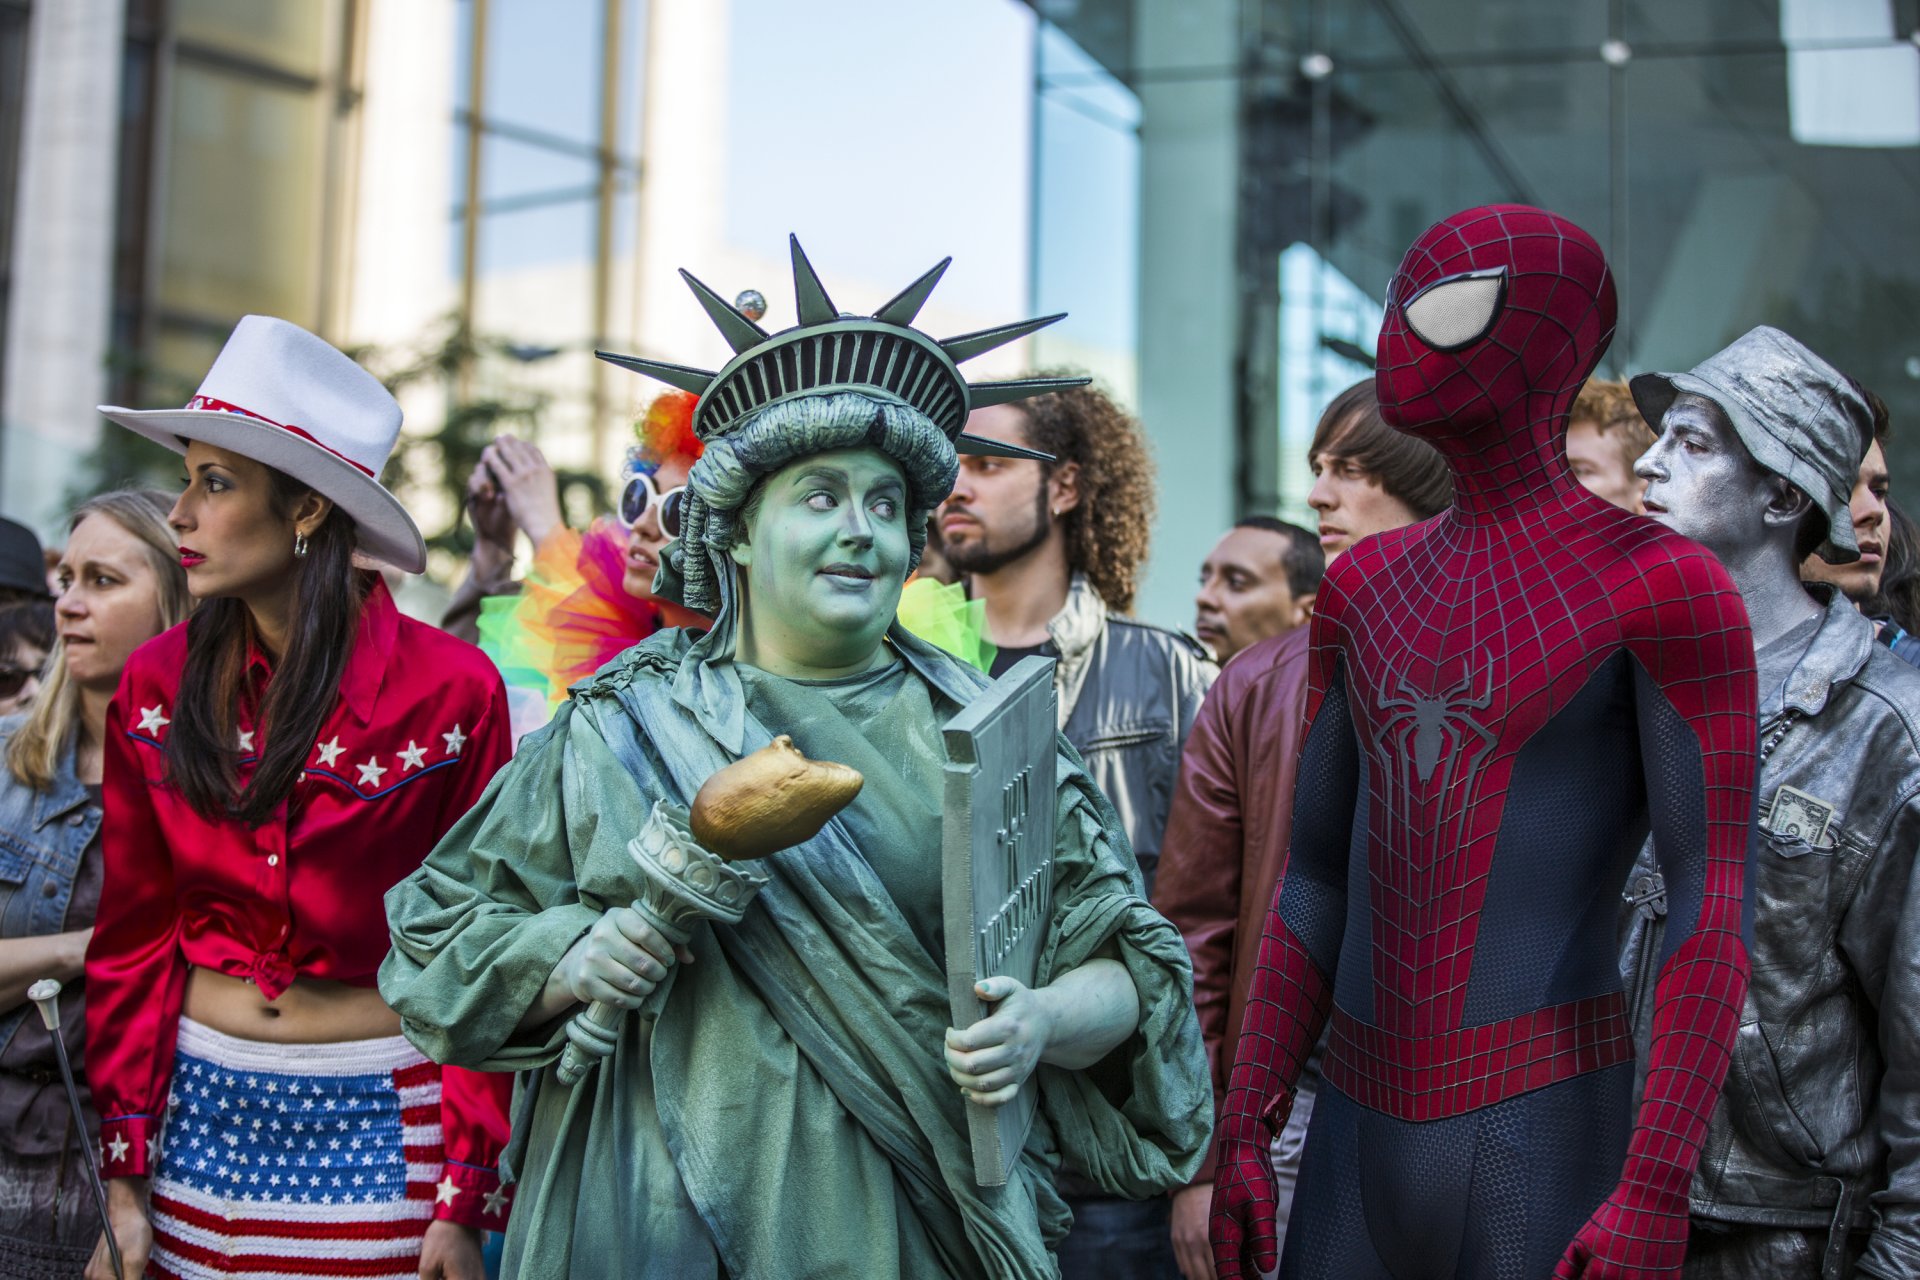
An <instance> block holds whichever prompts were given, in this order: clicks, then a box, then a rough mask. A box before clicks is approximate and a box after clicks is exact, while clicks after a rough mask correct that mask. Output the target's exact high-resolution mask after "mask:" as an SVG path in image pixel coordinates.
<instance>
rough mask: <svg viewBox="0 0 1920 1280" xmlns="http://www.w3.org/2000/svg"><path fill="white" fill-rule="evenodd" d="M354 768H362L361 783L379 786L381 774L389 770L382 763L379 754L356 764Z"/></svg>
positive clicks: (362, 784)
mask: <svg viewBox="0 0 1920 1280" xmlns="http://www.w3.org/2000/svg"><path fill="white" fill-rule="evenodd" d="M354 768H356V769H358V770H360V785H361V786H363V787H377V786H379V785H380V775H381V774H383V773H385V772H386V771H387V768H386V766H385V765H383V764H381V763H380V757H378V756H375V757H373V758H372V759H370V760H368V761H367V762H366V763H365V764H361V765H355V766H354Z"/></svg>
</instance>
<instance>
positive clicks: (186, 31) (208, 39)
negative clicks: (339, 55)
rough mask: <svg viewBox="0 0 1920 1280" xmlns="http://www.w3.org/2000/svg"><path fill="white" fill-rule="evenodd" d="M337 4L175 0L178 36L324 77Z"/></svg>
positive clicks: (297, 0)
mask: <svg viewBox="0 0 1920 1280" xmlns="http://www.w3.org/2000/svg"><path fill="white" fill-rule="evenodd" d="M334 6H335V0H268V3H262V2H261V0H175V3H174V23H173V26H174V33H175V34H176V35H178V36H179V37H180V39H182V40H185V41H189V42H191V43H193V44H203V45H210V46H212V47H214V48H216V49H220V50H222V51H223V52H226V53H231V54H237V55H238V56H240V57H243V58H254V59H258V60H259V61H261V62H265V63H270V64H271V65H273V66H276V67H282V68H285V69H286V70H288V71H293V72H297V73H299V74H301V75H307V76H318V75H319V74H320V70H321V67H322V65H323V62H322V60H323V58H324V57H325V55H326V50H327V42H328V38H329V36H330V34H331V31H332V27H331V24H332V22H333V21H334V13H335V8H334Z"/></svg>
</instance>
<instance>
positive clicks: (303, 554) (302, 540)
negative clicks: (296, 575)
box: [293, 532, 307, 560]
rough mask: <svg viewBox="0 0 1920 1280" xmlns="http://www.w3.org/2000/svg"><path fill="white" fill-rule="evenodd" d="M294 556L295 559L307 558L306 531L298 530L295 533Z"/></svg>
mask: <svg viewBox="0 0 1920 1280" xmlns="http://www.w3.org/2000/svg"><path fill="white" fill-rule="evenodd" d="M293 558H294V559H295V560H305V559H306V558H307V535H306V534H304V533H299V532H296V533H295V534H294V535H293Z"/></svg>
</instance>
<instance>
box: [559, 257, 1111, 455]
mask: <svg viewBox="0 0 1920 1280" xmlns="http://www.w3.org/2000/svg"><path fill="white" fill-rule="evenodd" d="M787 239H788V242H789V245H790V247H791V249H792V253H793V292H794V297H795V300H796V302H797V303H798V310H799V313H800V323H799V324H797V325H795V326H794V327H793V328H791V329H783V330H781V331H780V332H778V333H771V334H770V333H768V332H767V331H766V330H765V329H762V328H761V327H760V326H759V325H758V324H756V323H754V321H753V320H751V319H749V318H748V317H747V316H746V315H745V314H743V313H742V312H741V311H739V310H738V309H736V308H735V307H733V306H731V305H729V304H728V303H727V301H726V300H725V299H724V298H722V297H721V296H720V295H719V294H717V293H715V292H714V291H713V290H712V289H710V288H708V287H707V286H706V285H705V284H702V283H701V282H700V281H699V280H697V279H695V278H694V277H693V276H692V275H691V274H690V273H688V272H686V271H684V270H683V271H681V273H680V275H681V278H682V279H684V280H685V281H686V282H687V287H688V288H690V289H692V290H693V296H694V297H696V298H698V299H699V300H700V305H701V306H702V307H703V308H705V309H706V313H707V315H708V316H709V317H711V318H712V320H713V323H714V325H715V326H716V327H717V328H718V329H719V330H720V334H721V336H722V337H724V338H725V339H726V340H727V345H728V346H730V347H732V348H733V351H734V356H733V359H732V360H730V361H728V362H727V364H726V365H725V366H724V367H723V368H722V369H721V370H720V371H719V372H718V373H713V372H710V371H708V370H705V369H692V368H688V367H687V366H686V365H679V364H668V363H667V362H665V361H662V360H645V359H642V358H640V357H639V356H623V355H616V354H614V353H613V352H609V351H596V352H594V354H595V355H597V356H599V357H600V358H601V359H602V360H605V361H607V362H608V363H610V364H617V365H619V366H620V367H621V368H623V369H631V370H633V371H634V372H636V373H644V374H646V375H647V376H648V377H651V378H658V379H659V380H660V381H662V382H665V383H668V384H669V385H671V386H675V387H679V388H680V389H681V390H683V391H691V392H692V393H693V394H694V395H696V396H698V397H700V404H699V407H698V408H696V409H695V410H694V414H693V431H694V434H695V435H697V436H698V437H699V438H700V439H701V440H702V441H712V440H713V439H715V438H716V437H719V436H723V435H725V434H727V433H728V432H729V431H732V430H733V429H734V428H735V427H736V426H737V425H739V423H740V422H741V421H742V420H744V419H745V418H747V417H748V416H749V415H751V414H753V413H755V412H757V411H759V410H761V409H763V408H765V407H766V406H768V405H771V404H777V403H779V402H781V401H783V400H792V399H795V398H797V397H800V396H813V395H821V394H824V393H831V392H836V391H855V392H859V393H861V394H863V395H869V396H879V397H882V398H885V399H888V400H892V401H895V402H897V403H900V404H903V405H906V406H908V407H910V408H913V409H916V410H918V411H919V412H920V413H922V414H924V415H925V416H926V417H927V418H928V420H930V421H931V422H932V423H933V424H934V425H935V426H936V427H938V428H939V429H940V430H941V432H943V433H944V434H945V435H946V437H947V439H949V440H951V441H952V442H953V446H954V448H955V449H956V450H957V451H958V452H960V453H973V454H991V455H995V456H998V457H1005V458H1037V459H1040V460H1042V461H1046V462H1051V461H1052V460H1053V459H1052V457H1051V455H1048V454H1044V453H1039V452H1036V451H1035V450H1032V449H1023V448H1021V447H1020V446H1018V445H1010V444H1001V443H1000V442H999V441H996V440H984V439H981V438H979V437H977V436H970V435H967V434H965V431H964V428H965V427H966V425H967V414H968V413H969V412H971V411H972V410H974V409H979V408H982V407H984V406H986V405H994V404H1006V403H1008V402H1009V401H1013V400H1022V399H1025V398H1026V397H1028V396H1034V395H1041V394H1044V393H1046V392H1049V391H1059V390H1063V389H1065V388H1067V387H1078V386H1084V385H1086V383H1087V382H1088V381H1089V379H1087V378H1019V379H1015V380H1013V381H1009V382H974V383H970V382H968V381H967V380H966V378H965V377H963V376H962V375H961V373H960V368H959V366H960V364H961V363H962V362H963V361H966V360H970V359H972V358H973V357H974V356H977V355H981V354H982V353H984V352H988V351H992V350H993V349H994V348H995V347H1000V346H1004V345H1006V344H1007V343H1009V342H1013V341H1015V340H1016V339H1019V338H1024V337H1026V336H1027V335H1028V334H1030V333H1033V332H1035V331H1036V330H1039V329H1044V328H1046V327H1047V326H1048V325H1050V324H1052V323H1054V322H1055V321H1056V320H1060V319H1063V318H1065V314H1066V313H1065V312H1062V313H1060V314H1059V315H1051V316H1041V317H1039V318H1037V319H1034V320H1022V321H1020V322H1019V323H1017V324H1005V325H1000V326H998V327H996V328H992V329H982V330H980V331H979V332H978V333H967V334H962V335H960V336H959V337H957V338H947V339H945V340H944V341H942V340H937V339H934V338H931V337H928V336H927V335H926V334H924V333H921V332H920V331H919V330H917V329H915V328H913V327H912V326H913V320H914V317H915V316H917V315H919V314H920V308H921V307H922V306H923V305H925V303H926V301H927V297H928V295H929V294H931V293H932V292H933V287H934V286H935V285H936V284H938V283H940V277H941V275H942V274H944V273H945V271H946V269H947V266H948V264H950V263H951V262H952V261H953V259H952V258H943V259H941V260H940V262H938V263H937V264H935V265H934V267H933V268H932V269H931V270H929V271H928V272H927V273H926V274H925V275H923V276H921V277H920V278H919V279H918V280H915V281H914V282H913V283H912V284H910V285H908V286H907V287H906V288H905V289H902V290H901V291H900V293H899V294H898V295H896V296H895V297H894V298H893V299H892V300H891V301H890V302H888V303H887V304H886V305H885V306H883V307H881V308H880V309H879V310H878V311H876V312H874V313H873V314H872V315H871V316H855V315H847V314H844V313H842V312H841V311H840V310H839V309H838V308H837V307H835V306H834V305H833V300H832V299H831V298H829V297H828V296H827V291H826V288H825V287H824V286H823V285H822V284H821V283H820V277H819V275H818V274H816V273H815V271H814V269H813V264H812V263H810V262H808V261H807V255H806V252H805V251H804V250H802V249H801V248H800V240H799V237H797V236H789V237H787Z"/></svg>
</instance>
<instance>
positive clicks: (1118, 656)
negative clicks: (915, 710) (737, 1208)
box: [939, 387, 1215, 1280]
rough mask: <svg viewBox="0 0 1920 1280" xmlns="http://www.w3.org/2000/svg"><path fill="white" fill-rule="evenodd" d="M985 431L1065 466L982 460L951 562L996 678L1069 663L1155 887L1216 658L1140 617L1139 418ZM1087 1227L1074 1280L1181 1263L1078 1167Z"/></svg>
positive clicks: (1165, 1271) (1074, 1258) (995, 423)
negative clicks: (982, 623)
mask: <svg viewBox="0 0 1920 1280" xmlns="http://www.w3.org/2000/svg"><path fill="white" fill-rule="evenodd" d="M967 432H968V434H970V435H973V436H978V437H985V438H986V439H990V440H998V441H1001V442H1003V443H1007V444H1015V445H1022V446H1025V447H1026V448H1029V449H1036V450H1039V451H1040V452H1042V453H1048V454H1052V455H1053V457H1054V459H1055V460H1054V461H1053V462H1051V463H1041V462H1035V461H1031V460H1028V459H1020V458H996V457H986V456H977V457H976V456H967V457H963V458H962V459H961V460H960V478H959V480H958V481H957V482H956V483H955V484H954V487H953V493H952V494H951V495H950V496H949V497H948V498H947V500H946V502H945V503H943V504H942V506H941V508H940V520H939V528H940V536H941V538H942V539H943V540H944V541H945V543H946V551H947V558H948V560H949V561H950V562H951V563H952V564H953V567H954V568H955V569H957V570H959V571H960V572H961V573H962V574H963V575H965V580H966V582H967V584H968V587H969V590H970V591H971V593H972V595H973V596H974V598H976V599H979V600H983V601H984V602H985V604H986V618H987V633H988V638H989V639H991V640H992V641H993V643H994V644H995V645H996V646H997V647H998V649H999V654H998V656H997V658H996V659H995V661H994V664H993V669H992V674H993V675H996V676H998V675H1000V674H1002V673H1003V672H1005V671H1006V670H1007V669H1009V668H1010V667H1012V666H1013V664H1014V663H1016V662H1018V661H1019V660H1020V659H1022V658H1024V657H1027V656H1029V655H1032V654H1042V655H1045V656H1047V657H1050V658H1054V659H1056V665H1055V667H1054V683H1055V687H1056V689H1057V691H1058V695H1059V714H1060V726H1061V731H1062V732H1063V733H1064V734H1065V735H1066V737H1067V740H1068V741H1070V742H1071V743H1072V744H1073V746H1074V748H1075V749H1076V750H1077V751H1079V752H1080V754H1081V755H1082V756H1083V757H1084V758H1085V760H1086V766H1087V773H1088V774H1089V775H1090V776H1091V777H1092V778H1093V780H1094V782H1095V783H1096V784H1098V785H1099V787H1100V790H1101V791H1102V792H1104V793H1105V794H1106V796H1107V798H1108V799H1109V800H1111V801H1112V802H1113V805H1114V808H1115V809H1116V810H1118V811H1119V815H1120V820H1121V824H1122V825H1123V826H1124V827H1125V829H1126V832H1127V837H1128V839H1129V840H1130V841H1131V842H1132V844H1133V851H1134V856H1135V857H1136V858H1137V859H1138V860H1139V863H1140V872H1141V875H1142V876H1143V877H1144V878H1145V880H1146V884H1147V889H1148V892H1149V893H1151V892H1152V888H1153V877H1154V869H1155V866H1156V865H1157V864H1158V862H1159V860H1160V842H1161V836H1162V834H1163V833H1164V831H1165V829H1166V824H1167V808H1168V804H1169V802H1170V799H1171V797H1172V795H1173V787H1174V778H1175V774H1176V772H1177V771H1178V769H1179V764H1180V752H1181V749H1182V747H1183V746H1184V744H1185V742H1186V739H1187V733H1188V730H1189V729H1190V728H1191V727H1192V725H1193V718H1194V715H1195V713H1197V712H1198V711H1199V709H1200V702H1201V699H1202V698H1203V697H1204V696H1205V694H1206V691H1207V687H1208V685H1210V684H1211V683H1212V682H1213V677H1214V674H1215V668H1214V666H1213V664H1212V663H1211V662H1209V661H1208V660H1207V655H1206V651H1205V650H1203V649H1202V648H1201V647H1200V645H1199V644H1198V643H1197V642H1196V641H1194V640H1191V639H1189V638H1188V637H1186V636H1183V635H1180V634H1178V633H1177V632H1173V631H1167V630H1163V629H1162V628H1159V627H1154V626H1150V625H1148V624H1147V623H1144V622H1140V621H1137V620H1135V619H1133V618H1131V617H1128V616H1126V615H1127V613H1128V612H1129V611H1130V610H1131V609H1132V608H1133V597H1134V591H1135V588H1136V586H1137V584H1138V582H1139V576H1140V567H1141V564H1142V562H1144V561H1145V559H1146V555H1147V538H1148V530H1149V527H1150V525H1151V523H1152V519H1153V464H1152V462H1151V460H1150V459H1149V458H1148V456H1147V447H1146V441H1145V439H1144V437H1143V434H1142V432H1141V430H1140V425H1139V423H1138V422H1136V421H1135V420H1134V419H1133V417H1132V416H1131V415H1129V414H1128V413H1126V412H1125V411H1124V410H1123V409H1121V408H1120V406H1118V405H1117V404H1115V403H1114V402H1113V401H1112V400H1111V399H1110V398H1108V397H1107V396H1106V395H1105V394H1103V393H1102V392H1100V391H1097V390H1095V389H1093V388H1091V387H1076V388H1073V389H1070V390H1066V391H1056V392H1053V393H1051V394H1048V395H1043V396H1034V397H1032V398H1031V399H1028V400H1025V401H1021V402H1019V403H1017V404H1007V405H994V406H991V407H988V408H982V409H976V410H974V412H973V413H972V414H971V415H970V416H969V417H968V419H967ZM1060 1190H1061V1192H1062V1194H1063V1195H1065V1196H1066V1198H1067V1202H1068V1204H1069V1205H1071V1206H1072V1208H1073V1214H1074V1228H1073V1232H1072V1234H1070V1235H1069V1236H1068V1237H1067V1238H1066V1239H1065V1240H1064V1241H1062V1242H1061V1245H1060V1249H1059V1254H1058V1257H1059V1262H1060V1272H1061V1275H1062V1276H1063V1277H1065V1280H1078V1278H1079V1277H1091V1276H1098V1277H1099V1278H1100V1280H1131V1278H1132V1277H1135V1276H1139V1277H1148V1276H1152V1277H1162V1276H1167V1275H1172V1274H1173V1273H1174V1268H1175V1263H1174V1258H1173V1253H1172V1248H1171V1245H1170V1241H1169V1237H1168V1227H1167V1202H1166V1201H1165V1200H1163V1199H1156V1200H1150V1201H1128V1200H1116V1199H1111V1198H1106V1197H1097V1196H1093V1195H1090V1194H1088V1192H1090V1191H1091V1190H1092V1187H1091V1185H1090V1184H1088V1183H1084V1182H1081V1181H1080V1180H1078V1179H1076V1178H1075V1177H1073V1176H1072V1174H1071V1173H1063V1175H1062V1176H1061V1178H1060Z"/></svg>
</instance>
